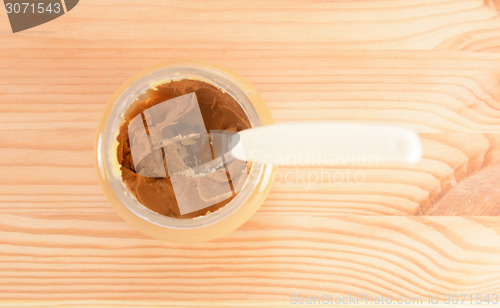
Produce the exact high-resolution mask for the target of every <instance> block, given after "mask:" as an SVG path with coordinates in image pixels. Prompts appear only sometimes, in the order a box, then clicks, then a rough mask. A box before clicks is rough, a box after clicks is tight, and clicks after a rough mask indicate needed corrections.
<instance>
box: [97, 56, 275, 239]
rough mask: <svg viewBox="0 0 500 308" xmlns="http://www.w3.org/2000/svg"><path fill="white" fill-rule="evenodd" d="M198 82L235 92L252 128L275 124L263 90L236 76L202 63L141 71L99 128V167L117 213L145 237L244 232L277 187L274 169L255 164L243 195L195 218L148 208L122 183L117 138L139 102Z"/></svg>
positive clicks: (109, 108) (206, 236)
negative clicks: (153, 90)
mask: <svg viewBox="0 0 500 308" xmlns="http://www.w3.org/2000/svg"><path fill="white" fill-rule="evenodd" d="M182 79H195V80H201V81H204V82H207V83H209V84H211V85H214V86H216V87H217V88H219V89H221V90H222V91H225V92H227V93H229V94H230V95H231V96H232V97H233V98H234V99H235V101H236V102H238V103H239V105H240V106H241V108H242V109H243V110H244V112H245V113H246V116H247V117H248V119H249V121H250V125H251V127H257V126H261V125H268V124H272V123H273V119H272V116H271V112H270V110H269V108H268V107H267V105H266V103H265V102H264V101H263V99H262V98H261V97H260V95H259V94H258V93H257V91H256V90H255V89H254V88H253V87H252V86H251V85H250V84H249V83H248V82H247V81H245V80H243V79H242V78H241V77H239V76H237V75H236V74H234V73H232V72H229V71H227V70H226V69H222V68H220V67H217V66H214V65H210V64H206V63H202V62H171V63H163V64H160V65H157V66H154V67H152V68H149V69H146V70H143V71H141V72H139V73H138V74H137V75H136V76H134V77H132V78H131V79H129V80H128V81H127V82H126V83H125V84H123V85H122V86H121V88H120V89H118V91H116V93H115V94H114V95H113V97H112V98H111V100H110V101H109V103H108V104H107V106H106V109H105V110H104V113H103V115H102V118H101V121H100V123H99V126H98V131H97V140H96V149H95V152H96V167H97V171H98V175H99V180H100V184H101V186H102V188H103V190H104V192H105V194H106V196H107V198H108V199H109V201H110V203H111V205H112V206H113V208H114V209H115V210H116V212H118V214H119V215H120V216H121V217H122V218H123V219H124V220H125V221H126V222H128V223H129V224H130V225H132V226H133V227H135V228H136V229H138V230H140V231H142V232H144V233H145V234H147V235H149V236H151V237H154V238H157V239H162V240H167V241H173V242H201V241H208V240H211V239H215V238H218V237H220V236H222V235H224V234H227V233H229V232H230V231H232V230H234V229H236V228H238V227H239V226H240V225H241V224H243V223H244V222H245V221H246V220H248V219H249V218H250V217H251V216H252V215H253V214H254V213H255V212H256V211H257V209H258V208H259V207H260V206H261V204H262V203H263V202H264V199H265V198H266V196H267V194H268V193H269V190H270V188H271V184H272V179H273V173H274V167H273V166H272V165H264V164H256V163H253V164H252V166H251V168H250V171H249V173H248V177H247V179H246V182H245V184H244V185H243V187H242V189H241V190H240V192H239V193H238V194H237V195H236V196H235V197H234V198H233V199H232V200H231V201H230V202H229V203H228V204H226V205H225V206H223V207H222V208H220V209H218V210H217V211H214V212H212V213H209V214H206V215H203V216H198V217H195V218H174V217H168V216H164V215H161V214H158V213H156V212H154V211H152V210H150V209H149V208H147V207H145V206H144V205H142V204H141V203H140V202H139V201H138V200H137V199H136V198H135V197H134V196H133V195H132V194H131V193H130V192H129V190H128V189H127V187H126V186H125V183H124V182H123V181H122V178H121V171H120V163H119V162H118V158H117V146H118V142H117V135H118V132H119V129H120V125H121V123H122V120H123V118H124V116H125V113H126V112H127V110H128V108H129V107H130V106H131V104H132V103H134V100H135V99H136V98H137V97H138V96H139V95H140V94H141V93H144V92H145V91H146V90H148V89H149V88H150V86H151V85H152V84H161V83H164V82H168V81H174V80H182Z"/></svg>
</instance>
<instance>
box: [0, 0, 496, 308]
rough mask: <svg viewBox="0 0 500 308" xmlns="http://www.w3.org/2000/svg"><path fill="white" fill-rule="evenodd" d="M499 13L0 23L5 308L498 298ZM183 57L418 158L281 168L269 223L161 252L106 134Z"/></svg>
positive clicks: (172, 15)
mask: <svg viewBox="0 0 500 308" xmlns="http://www.w3.org/2000/svg"><path fill="white" fill-rule="evenodd" d="M497 8H498V1H492V0H487V1H474V0H457V1H449V0H446V1H445V0H439V1H429V0H418V1H417V0H415V1H395V0H394V1H393V0H389V1H383V2H382V1H369V0H366V1H302V0H297V1H287V2H286V4H285V3H283V2H281V1H275V0H273V1H252V2H244V1H243V2H242V1H239V2H234V1H229V0H226V1H201V0H199V1H182V2H180V1H147V2H146V1H143V2H140V3H138V2H136V1H130V0H126V1H117V0H112V1H106V2H100V1H81V2H80V3H79V4H78V6H77V7H76V8H75V9H73V10H72V11H71V12H70V13H68V14H66V15H64V16H62V17H60V18H58V19H56V20H54V21H52V22H49V23H47V24H44V25H41V26H39V27H36V28H33V29H30V30H27V31H23V32H19V33H16V34H12V33H11V32H10V28H9V24H8V19H7V16H6V14H4V13H1V14H0V42H1V44H0V247H1V248H0V300H9V301H8V302H2V304H5V306H8V307H10V306H13V305H15V304H19V305H24V306H31V305H33V306H42V305H46V306H53V305H55V304H56V302H53V300H60V302H58V303H59V304H60V305H62V306H65V305H73V306H85V305H92V304H95V303H96V302H93V300H101V301H100V302H98V303H100V304H101V305H109V306H118V305H120V306H125V305H126V304H127V305H129V306H130V307H132V306H142V305H146V304H149V305H150V306H155V305H160V304H165V303H167V304H168V305H169V306H170V307H174V306H195V307H200V306H202V305H204V306H207V307H211V306H217V307H223V306H227V307H230V306H231V305H233V306H240V307H241V306H248V307H251V306H258V305H260V304H262V302H263V301H266V302H267V303H268V304H270V303H271V302H272V303H274V304H287V303H288V302H289V296H290V294H300V295H303V296H320V295H321V294H322V293H331V294H336V295H346V294H358V293H366V294H367V295H371V296H380V295H384V296H422V297H425V296H429V295H434V294H436V293H437V294H441V295H443V294H446V293H483V294H487V293H500V289H499V285H500V274H499V273H500V258H499V255H500V250H499V247H500V228H499V225H500V224H499V218H498V217H495V216H494V215H496V216H498V215H499V214H500V201H499V200H500V198H499V196H500V194H499V187H498V180H499V178H498V174H499V173H498V171H499V166H500V53H499V52H500V17H499V15H498V11H497ZM179 58H188V59H189V58H191V59H200V60H205V61H209V62H213V63H216V64H219V65H222V66H225V67H227V68H229V69H232V70H234V71H236V72H237V73H239V74H240V75H242V76H243V77H245V78H246V79H248V80H249V81H250V82H251V83H252V84H253V85H254V86H255V87H256V88H257V89H258V90H259V91H260V93H261V94H262V96H263V97H264V98H265V99H266V101H267V102H268V104H269V106H270V108H271V110H272V113H273V116H274V117H275V119H276V121H277V122H291V121H304V120H310V121H314V120H335V121H367V122H377V123H385V124H393V125H400V126H404V127H410V128H413V129H415V130H417V131H418V132H420V133H421V135H422V140H423V146H424V159H423V160H422V162H421V163H420V164H418V165H414V166H404V165H399V166H398V165H394V166H389V167H380V166H369V168H368V167H358V168H351V169H347V168H299V169H295V168H280V169H279V172H278V176H281V180H280V178H276V179H275V181H276V183H275V185H274V186H273V190H272V192H271V194H270V195H269V198H268V199H267V200H266V202H265V204H264V205H263V206H262V208H261V209H260V210H259V212H258V213H257V215H255V216H254V217H252V219H251V220H250V221H249V222H248V223H246V224H245V225H244V226H242V227H241V228H239V229H238V230H236V231H235V232H233V233H231V234H230V235H228V236H226V237H224V238H221V239H219V240H216V241H214V242H209V243H204V244H200V245H196V246H194V245H174V244H169V243H164V242H159V241H156V240H153V239H149V238H147V237H146V236H144V235H142V234H140V233H138V232H137V231H135V230H133V229H132V228H131V227H130V226H128V225H127V224H126V223H124V222H123V221H122V220H121V219H120V218H119V217H118V216H117V215H116V214H115V213H114V212H113V211H112V209H111V207H110V205H109V204H108V202H107V201H106V199H105V197H104V195H103V193H102V191H101V189H100V187H99V185H98V182H97V177H96V172H95V168H94V162H93V151H94V149H93V144H94V138H95V129H96V126H97V121H98V119H99V117H100V114H101V112H102V110H103V108H104V105H105V103H106V102H107V100H108V99H109V98H110V97H111V95H112V93H113V92H114V91H115V90H116V89H117V88H118V87H119V85H120V84H121V83H123V82H124V81H125V80H126V79H127V78H128V77H129V76H131V75H132V74H134V73H135V72H137V71H138V70H140V69H142V68H144V67H147V66H150V65H152V64H155V63H158V62H161V61H168V60H177V59H179ZM321 175H323V178H320V176H321ZM348 175H350V176H351V178H350V179H351V182H349V181H348V180H347V177H348ZM356 175H357V178H355V177H356ZM305 179H307V180H305ZM355 179H358V180H359V179H362V180H360V181H354V182H353V180H355ZM359 214H361V215H359ZM387 215H392V216H387ZM425 215H452V216H447V217H429V216H425ZM459 215H468V216H462V217H460V216H459ZM470 215H482V217H473V216H470ZM487 216H490V217H487ZM18 300H43V301H36V302H30V301H23V302H19V301H18ZM127 300H133V301H132V302H128V303H127V302H126V301H127ZM147 300H161V301H162V302H161V303H160V302H146V301H147ZM184 300H188V302H185V301H184ZM241 300H249V302H241ZM223 301H224V302H223ZM226 301H227V302H226ZM0 305H1V304H0Z"/></svg>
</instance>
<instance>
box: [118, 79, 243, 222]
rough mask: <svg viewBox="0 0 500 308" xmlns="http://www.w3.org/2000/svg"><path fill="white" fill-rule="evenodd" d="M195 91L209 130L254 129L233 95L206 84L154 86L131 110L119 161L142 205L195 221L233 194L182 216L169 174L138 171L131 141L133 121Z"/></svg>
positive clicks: (186, 82)
mask: <svg viewBox="0 0 500 308" xmlns="http://www.w3.org/2000/svg"><path fill="white" fill-rule="evenodd" d="M193 92H195V94H196V98H197V100H198V105H199V108H200V111H201V114H202V117H203V121H204V124H205V128H206V130H207V131H211V130H231V131H236V132H237V131H241V130H243V129H247V128H250V121H249V120H248V118H247V116H246V114H245V112H244V111H243V109H242V108H241V106H240V105H239V104H238V102H236V101H235V100H234V98H233V97H232V96H231V95H229V94H228V93H225V92H223V91H221V90H220V89H218V88H217V87H215V86H213V85H211V84H208V83H206V82H203V81H199V80H191V79H183V80H179V81H171V82H166V83H163V84H160V85H157V86H154V87H152V88H151V89H148V90H147V91H145V92H144V93H142V94H141V95H140V96H139V97H137V99H136V100H135V102H134V103H133V104H132V105H131V107H130V108H129V109H128V110H127V112H126V115H125V117H124V119H123V123H122V125H121V127H120V131H119V134H118V137H117V141H118V147H117V158H118V162H119V164H120V170H121V173H122V180H123V182H124V183H125V186H126V187H127V188H128V189H129V191H130V192H131V193H132V194H133V195H134V196H135V197H136V198H137V200H138V201H139V202H140V203H142V204H143V205H144V206H146V207H148V208H149V209H151V210H153V211H155V212H157V213H159V214H162V215H165V216H170V217H177V218H192V217H197V216H201V215H205V214H206V213H208V212H213V211H215V210H217V209H219V208H221V207H223V206H224V205H226V204H227V203H229V202H230V201H231V200H232V199H233V198H234V195H233V196H232V197H229V198H227V199H225V200H223V201H221V202H218V203H216V204H213V205H211V206H209V207H206V208H204V209H201V210H198V211H195V212H192V213H188V214H184V215H181V213H180V211H179V206H178V203H177V199H176V194H175V193H174V189H173V186H172V182H171V180H170V176H169V175H168V174H167V175H166V177H146V176H143V175H141V174H138V173H137V172H136V171H135V168H134V164H133V161H132V154H131V149H130V141H129V130H128V128H129V123H130V121H131V120H132V119H134V118H135V117H136V116H137V115H139V114H141V113H143V112H144V111H145V110H147V109H148V108H151V107H152V106H155V105H156V104H159V103H162V102H165V101H167V100H169V99H172V98H176V97H179V96H181V95H185V94H189V93H193ZM165 121H172V122H173V123H172V124H175V125H177V124H179V125H182V123H177V122H175V119H169V118H166V119H165ZM199 193H200V194H203V188H202V187H200V188H199Z"/></svg>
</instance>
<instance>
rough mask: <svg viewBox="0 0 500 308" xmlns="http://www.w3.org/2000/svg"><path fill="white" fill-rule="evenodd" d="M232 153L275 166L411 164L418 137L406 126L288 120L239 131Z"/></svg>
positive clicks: (417, 149) (415, 158)
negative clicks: (368, 162) (404, 127)
mask: <svg viewBox="0 0 500 308" xmlns="http://www.w3.org/2000/svg"><path fill="white" fill-rule="evenodd" d="M231 152H232V155H233V156H234V157H236V158H237V159H240V160H246V161H252V162H257V163H266V164H276V165H288V166H294V165H304V166H311V165H356V164H358V165H359V164H362V162H363V161H365V160H366V159H369V160H370V161H372V163H373V161H376V162H377V163H380V164H391V163H410V164H413V163H417V162H418V161H419V160H420V158H421V156H422V149H421V143H420V138H419V137H418V135H417V134H416V133H415V132H413V131H411V130H408V129H403V128H399V127H393V126H383V125H375V124H373V125H371V124H347V123H346V124H342V123H333V122H298V123H297V122H294V123H285V124H274V125H267V126H260V127H256V128H251V129H247V130H243V131H241V132H239V141H238V143H237V144H236V146H235V147H234V148H233V149H232V151H231Z"/></svg>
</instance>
